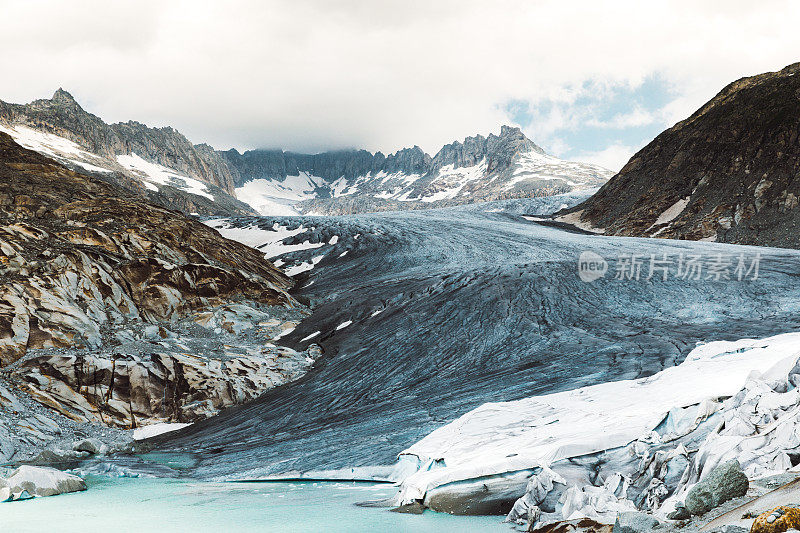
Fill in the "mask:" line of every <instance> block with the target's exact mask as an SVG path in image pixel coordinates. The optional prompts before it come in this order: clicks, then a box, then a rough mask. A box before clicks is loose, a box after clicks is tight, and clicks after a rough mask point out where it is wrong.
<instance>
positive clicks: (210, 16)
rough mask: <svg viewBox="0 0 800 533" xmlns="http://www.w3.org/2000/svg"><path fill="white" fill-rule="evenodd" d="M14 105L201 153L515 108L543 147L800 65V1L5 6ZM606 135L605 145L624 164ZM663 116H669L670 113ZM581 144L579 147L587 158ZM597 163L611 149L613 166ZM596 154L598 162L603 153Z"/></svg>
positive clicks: (3, 39) (678, 114) (498, 120)
mask: <svg viewBox="0 0 800 533" xmlns="http://www.w3.org/2000/svg"><path fill="white" fill-rule="evenodd" d="M0 7H1V8H2V13H3V15H4V16H3V18H2V20H0V46H1V47H2V50H3V54H2V55H0V69H2V71H3V73H4V75H3V77H2V79H0V99H3V100H7V101H15V102H26V101H30V100H32V99H34V98H41V97H49V96H50V95H51V94H52V92H53V91H54V90H55V89H56V88H58V87H60V86H63V87H64V88H66V89H67V90H70V91H71V92H73V93H74V94H75V96H76V97H77V98H78V99H79V101H81V102H82V103H83V104H84V105H85V107H87V109H89V110H91V111H93V112H95V113H96V114H98V115H100V116H101V117H102V118H104V119H105V120H108V121H118V120H128V119H137V120H140V121H143V122H146V123H148V124H151V125H157V126H163V125H172V126H175V127H176V128H178V129H179V130H181V131H183V132H184V133H185V134H187V136H189V138H190V139H192V140H193V141H195V142H202V141H205V142H210V143H211V144H213V145H215V146H217V147H219V148H228V147H231V146H235V147H238V148H252V147H284V148H287V149H294V150H310V151H314V150H323V149H330V148H344V147H365V148H367V149H371V150H378V149H380V150H382V151H384V152H391V151H394V150H397V149H399V148H401V147H404V146H408V145H413V144H419V145H421V146H422V147H423V148H424V149H425V150H427V151H429V152H435V151H436V150H438V149H439V148H440V147H441V145H442V144H444V143H446V142H450V141H451V140H453V139H460V138H463V137H465V136H467V135H472V134H475V133H484V134H486V133H489V132H491V131H495V132H496V131H498V130H499V126H500V124H502V123H505V122H509V121H511V120H512V117H511V116H510V115H509V113H508V112H507V104H508V102H526V103H527V104H528V105H529V106H530V108H531V109H536V108H537V106H541V105H543V104H544V103H547V102H549V103H551V104H552V103H554V102H555V103H558V105H559V111H558V112H552V113H548V114H542V113H540V114H539V115H541V116H542V117H544V119H546V120H547V121H549V122H547V123H542V124H536V123H531V124H523V125H524V126H527V128H526V129H527V131H530V132H532V133H533V134H538V135H539V136H540V138H537V137H534V141H536V142H539V143H540V144H543V145H546V144H547V142H548V140H551V139H556V138H558V137H559V136H560V132H562V131H563V130H565V129H575V128H580V127H582V125H583V121H584V120H587V119H591V117H590V116H589V117H587V116H585V114H584V113H575V112H572V111H571V106H573V105H574V103H575V102H576V101H578V100H579V99H580V98H582V97H583V96H586V95H587V94H592V95H595V96H596V97H597V99H598V101H602V98H603V95H604V94H605V93H604V91H607V90H609V88H615V87H616V88H618V87H628V88H635V87H638V86H640V85H641V84H642V83H643V82H644V81H645V80H646V79H648V77H652V76H654V75H658V76H660V77H661V78H662V79H664V80H667V82H668V83H669V84H670V86H671V87H672V88H673V89H674V90H675V100H674V102H673V104H672V106H671V107H670V108H669V109H665V110H663V113H664V115H663V116H664V117H667V116H668V117H669V120H678V119H680V118H683V117H685V116H686V115H688V113H690V112H691V111H693V110H694V109H695V108H696V107H698V106H699V105H700V104H702V103H703V102H704V101H705V100H707V99H708V98H710V97H711V96H713V94H714V93H716V92H717V91H718V90H719V89H721V88H722V86H724V85H725V84H726V83H728V82H730V81H732V80H733V79H736V78H738V77H741V76H745V75H751V74H756V73H759V72H762V71H767V70H775V69H778V68H781V67H783V66H784V65H786V64H788V63H791V62H794V61H797V60H798V56H797V51H798V50H800V32H798V31H796V28H797V23H798V22H799V21H800V3H797V2H788V1H777V0H776V1H770V0H767V1H765V2H760V3H752V2H740V1H732V2H727V3H726V4H725V5H723V6H721V5H720V4H719V3H718V2H706V3H704V2H696V1H680V2H659V3H652V2H634V1H624V2H623V1H621V2H614V3H607V2H595V1H588V0H586V1H584V0H579V1H572V2H568V3H567V2H563V1H560V0H559V1H556V0H544V1H540V2H529V1H524V0H519V1H512V0H500V1H498V2H485V1H479V0H458V1H455V0H440V1H437V2H429V1H426V2H422V1H417V0H412V1H405V0H404V1H399V0H398V1H395V0H386V1H376V2H355V1H348V0H333V1H308V0H267V1H263V0H236V1H230V2H221V1H219V2H195V1H189V0H180V1H166V2H163V1H162V2H156V1H148V0H137V1H136V2H125V1H118V2H100V1H81V0H76V1H71V2H69V3H67V2H59V1H55V0H53V1H45V0H43V1H37V2H27V1H14V0H6V1H3V0H0ZM645 120H648V117H647V113H646V112H642V113H639V114H637V113H636V112H634V113H631V114H628V115H625V114H622V115H620V116H619V117H616V118H615V119H612V120H611V121H610V122H609V127H608V128H607V129H608V132H607V133H608V135H609V138H608V139H606V140H605V141H606V142H610V143H612V146H611V147H610V148H607V149H606V150H603V152H608V154H609V155H610V154H611V153H612V151H613V150H612V148H614V149H616V150H617V151H618V153H619V149H620V148H621V147H616V148H615V146H616V145H613V143H614V137H613V136H614V135H615V133H614V132H613V131H612V130H613V129H614V128H623V129H624V128H627V127H629V126H636V124H640V123H641V122H642V121H645ZM664 120H665V121H666V120H667V119H666V118H664ZM576 148H577V149H580V148H581V147H580V146H577V147H576ZM599 153H600V152H598V154H599ZM598 157H599V156H598Z"/></svg>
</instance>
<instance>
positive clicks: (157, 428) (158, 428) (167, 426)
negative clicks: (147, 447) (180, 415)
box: [133, 422, 192, 440]
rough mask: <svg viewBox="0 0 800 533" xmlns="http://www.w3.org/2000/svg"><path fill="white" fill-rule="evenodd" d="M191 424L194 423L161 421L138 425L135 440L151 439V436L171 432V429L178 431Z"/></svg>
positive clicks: (134, 433)
mask: <svg viewBox="0 0 800 533" xmlns="http://www.w3.org/2000/svg"><path fill="white" fill-rule="evenodd" d="M191 425H192V424H183V423H180V422H161V423H158V424H150V425H149V426H142V427H138V428H136V429H134V430H133V440H143V439H149V438H150V437H155V436H156V435H162V434H164V433H169V432H170V431H178V430H179V429H182V428H185V427H187V426H191Z"/></svg>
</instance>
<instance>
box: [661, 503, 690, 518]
mask: <svg viewBox="0 0 800 533" xmlns="http://www.w3.org/2000/svg"><path fill="white" fill-rule="evenodd" d="M691 517H692V513H690V512H689V510H688V509H687V508H686V505H685V504H684V503H683V502H678V503H676V504H675V510H674V511H672V512H671V513H669V514H668V515H667V518H669V519H670V520H689V519H690V518H691Z"/></svg>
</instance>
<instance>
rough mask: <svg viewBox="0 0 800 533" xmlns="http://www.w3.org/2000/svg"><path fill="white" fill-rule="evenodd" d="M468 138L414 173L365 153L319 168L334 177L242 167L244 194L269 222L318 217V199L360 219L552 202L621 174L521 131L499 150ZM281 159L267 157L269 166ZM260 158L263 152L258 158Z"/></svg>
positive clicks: (512, 132) (509, 131)
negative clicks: (552, 150)
mask: <svg viewBox="0 0 800 533" xmlns="http://www.w3.org/2000/svg"><path fill="white" fill-rule="evenodd" d="M468 140H469V141H470V142H469V143H465V144H461V143H454V144H453V145H448V146H446V147H444V148H443V149H442V150H441V151H440V152H439V153H438V154H437V155H436V157H434V158H432V159H431V158H430V157H429V156H427V155H425V156H424V157H428V161H427V163H424V164H420V165H416V166H413V167H410V168H409V169H408V170H396V169H395V168H391V169H390V170H384V169H380V170H376V168H375V167H374V166H373V167H370V166H369V165H368V164H366V163H364V160H363V158H367V159H368V158H369V157H373V158H375V157H378V156H377V155H376V156H372V155H371V154H367V155H364V153H359V157H360V158H361V159H358V160H346V159H343V158H344V157H345V156H339V157H340V159H339V160H338V163H339V164H338V165H333V164H331V163H330V162H329V161H327V160H322V161H320V162H319V165H320V166H321V167H322V168H321V169H320V168H316V167H314V168H315V172H320V173H323V174H324V175H325V176H326V177H322V176H318V175H312V174H311V173H310V172H309V171H303V170H299V169H298V168H295V170H293V172H295V173H296V174H294V175H287V176H285V177H284V178H280V177H277V178H265V177H264V176H260V175H254V174H253V173H254V172H255V173H256V174H257V172H258V170H256V171H253V170H251V169H250V168H249V167H248V168H244V169H242V172H243V174H242V179H241V181H240V183H241V184H240V186H239V187H238V188H237V189H236V191H237V196H238V198H239V199H240V200H242V201H244V202H246V203H248V204H250V205H251V206H252V207H253V208H254V209H256V210H257V211H259V212H260V213H261V214H262V215H267V216H269V215H297V214H312V212H315V211H316V207H315V205H314V204H315V202H314V201H315V200H318V201H321V202H323V203H324V205H323V211H325V210H326V209H328V208H329V207H330V212H331V213H332V214H333V213H337V208H336V206H337V205H339V206H346V207H345V211H344V212H353V213H355V212H363V211H369V210H375V209H374V208H375V207H376V206H381V205H389V206H391V208H392V209H405V208H419V207H423V206H424V207H428V206H430V207H434V206H442V205H452V204H463V203H474V202H483V201H492V200H498V199H507V198H524V197H532V196H549V195H553V194H562V193H565V192H569V191H579V190H584V189H589V188H595V187H600V186H601V185H603V184H604V183H605V182H606V181H607V180H608V179H609V178H610V177H611V176H612V174H613V172H611V171H609V170H606V169H604V168H601V167H598V166H596V165H591V164H585V163H578V162H572V161H565V160H562V159H559V158H557V157H555V156H552V155H548V154H546V153H544V151H542V150H541V149H540V148H539V147H538V146H536V145H535V144H533V143H532V142H531V141H530V140H528V139H526V138H525V137H524V135H523V134H522V132H520V131H519V130H518V129H515V128H505V127H504V129H503V132H502V133H501V136H500V137H494V138H493V141H492V142H493V143H496V144H491V143H490V144H489V145H485V146H484V145H481V143H484V142H486V139H485V138H482V137H480V136H479V137H478V138H471V139H468ZM468 145H469V146H468ZM417 150H419V149H417ZM419 153H420V154H422V152H421V150H419ZM279 155H280V154H279ZM279 155H278V156H279ZM278 156H276V155H275V154H274V153H271V152H270V153H265V154H264V155H263V157H264V158H266V159H265V160H266V161H267V162H272V159H270V158H273V157H278ZM258 157H259V154H258V153H256V154H255V155H253V156H251V159H254V158H255V159H257V158H258ZM332 157H334V156H332ZM353 157H355V156H353ZM382 157H383V156H382V155H381V156H380V157H379V158H378V159H377V160H376V159H373V160H372V162H373V163H374V165H377V166H378V167H380V165H382V164H383V162H384V161H385V159H381V158H382ZM350 163H352V164H353V165H355V166H357V167H358V166H359V165H360V171H355V173H353V172H354V171H353V169H352V168H351V166H350ZM292 164H298V163H296V162H293V163H292ZM302 164H305V165H311V163H308V162H305V163H302ZM326 165H327V166H326ZM288 168H289V167H288V163H287V169H288ZM248 172H249V173H250V174H247V173H248ZM335 172H341V173H342V175H338V174H335ZM346 172H350V173H346ZM332 173H334V174H333V175H331V174H332ZM412 204H414V205H412ZM377 210H381V209H377Z"/></svg>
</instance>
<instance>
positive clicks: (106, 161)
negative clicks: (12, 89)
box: [0, 89, 252, 215]
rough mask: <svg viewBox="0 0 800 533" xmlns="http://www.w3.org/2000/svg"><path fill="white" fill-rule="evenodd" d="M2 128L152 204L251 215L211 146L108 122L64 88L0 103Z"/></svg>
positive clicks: (159, 130)
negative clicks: (45, 96)
mask: <svg viewBox="0 0 800 533" xmlns="http://www.w3.org/2000/svg"><path fill="white" fill-rule="evenodd" d="M0 131H4V132H6V133H8V134H10V135H11V136H12V137H14V138H15V140H17V142H19V143H20V144H22V145H23V146H25V147H26V148H30V149H32V150H36V151H38V152H40V153H43V154H44V155H47V156H48V157H51V158H55V159H57V160H58V161H60V162H61V163H62V164H64V165H66V166H68V167H70V168H72V169H74V170H77V171H78V172H82V173H86V172H90V173H92V174H93V175H95V176H96V177H98V178H100V179H103V180H105V181H109V182H112V183H115V184H117V185H121V186H123V187H125V188H127V189H129V190H132V191H135V192H137V193H138V194H140V195H141V196H143V197H145V198H147V199H149V200H150V201H152V202H155V203H159V204H161V205H164V206H167V207H171V208H176V209H180V210H182V211H184V212H197V213H202V214H222V215H226V214H250V213H252V211H251V210H250V208H249V207H248V206H247V205H245V204H242V203H241V202H238V201H236V199H235V197H234V190H233V186H234V183H233V176H232V175H231V172H230V170H229V168H228V165H227V164H226V163H225V161H224V160H223V159H222V158H221V157H220V156H219V155H218V154H217V152H215V151H214V149H213V148H211V147H210V146H208V145H203V144H201V145H197V146H195V145H192V143H191V142H189V140H188V139H186V137H184V136H183V135H182V134H181V133H179V132H177V131H175V130H174V129H172V128H170V127H166V128H149V127H147V126H145V125H144V124H141V123H139V122H134V121H129V122H126V123H118V124H106V123H105V122H103V120H102V119H100V118H99V117H97V116H95V115H93V114H91V113H89V112H87V111H85V110H84V109H83V108H82V107H81V106H80V105H79V104H78V102H76V101H75V99H74V98H73V97H72V95H70V94H69V93H68V92H66V91H64V90H63V89H59V90H58V91H56V92H55V94H54V95H53V97H52V98H51V99H42V100H36V101H34V102H31V103H29V104H24V105H22V104H11V103H7V102H2V101H0Z"/></svg>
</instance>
